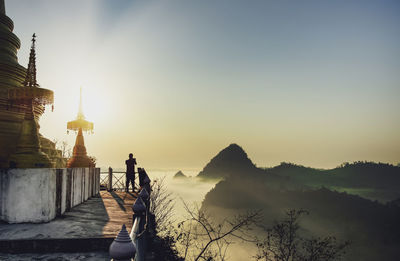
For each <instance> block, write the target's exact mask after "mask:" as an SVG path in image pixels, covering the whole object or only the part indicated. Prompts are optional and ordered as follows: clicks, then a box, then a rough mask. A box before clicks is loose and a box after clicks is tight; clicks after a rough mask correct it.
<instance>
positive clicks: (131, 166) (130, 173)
mask: <svg viewBox="0 0 400 261" xmlns="http://www.w3.org/2000/svg"><path fill="white" fill-rule="evenodd" d="M125 164H126V188H125V191H126V192H128V191H129V181H130V182H131V183H132V191H134V190H135V165H136V158H134V157H133V154H132V153H129V159H128V160H126V161H125Z"/></svg>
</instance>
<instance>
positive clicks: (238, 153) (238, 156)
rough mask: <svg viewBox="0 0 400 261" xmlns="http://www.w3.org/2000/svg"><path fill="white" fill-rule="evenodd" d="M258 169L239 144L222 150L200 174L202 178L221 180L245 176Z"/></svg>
mask: <svg viewBox="0 0 400 261" xmlns="http://www.w3.org/2000/svg"><path fill="white" fill-rule="evenodd" d="M255 169H257V167H256V166H255V165H254V164H253V162H252V161H251V160H250V159H249V158H248V156H247V153H246V152H245V151H244V150H243V148H242V147H240V146H239V145H237V144H234V143H233V144H230V145H229V146H228V147H226V148H225V149H223V150H221V151H220V152H219V153H218V154H217V155H216V156H215V157H214V158H212V159H211V161H210V162H209V163H208V164H207V165H206V166H205V167H204V169H203V170H202V171H201V172H200V173H199V175H198V177H200V178H209V179H220V178H225V177H228V176H239V175H245V174H246V173H248V172H253V171H254V170H255Z"/></svg>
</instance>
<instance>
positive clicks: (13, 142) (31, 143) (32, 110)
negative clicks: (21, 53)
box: [0, 0, 65, 168]
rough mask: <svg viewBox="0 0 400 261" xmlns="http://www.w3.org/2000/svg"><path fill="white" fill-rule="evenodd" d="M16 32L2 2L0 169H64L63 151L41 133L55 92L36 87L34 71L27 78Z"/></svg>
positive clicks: (1, 0) (0, 30)
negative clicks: (19, 54) (19, 59)
mask: <svg viewBox="0 0 400 261" xmlns="http://www.w3.org/2000/svg"><path fill="white" fill-rule="evenodd" d="M13 29H14V23H13V21H12V20H11V19H10V18H9V17H8V16H7V15H6V12H5V6H4V0H0V168H8V167H10V165H11V167H17V168H22V167H23V168H30V167H49V166H54V167H65V160H64V159H63V158H62V155H61V151H59V150H57V149H56V148H55V144H54V142H51V141H50V140H49V139H47V138H45V137H43V136H42V135H41V134H40V133H39V128H40V126H39V124H38V120H39V117H40V116H41V115H42V114H43V113H44V109H45V107H44V105H47V104H49V103H52V92H51V91H50V90H46V89H43V88H40V87H38V85H37V84H36V85H35V82H36V72H35V70H32V71H31V72H30V73H31V74H30V75H29V76H28V75H27V69H25V68H24V67H23V66H21V65H20V64H19V63H18V58H17V52H18V49H19V48H20V46H21V43H20V40H19V39H18V37H17V36H16V35H15V34H13V32H12V31H13ZM31 55H32V50H31ZM33 55H34V53H33ZM30 61H31V58H30ZM33 67H34V66H32V68H33ZM27 83H28V84H27ZM29 85H31V86H29ZM34 85H35V86H34ZM18 163H19V164H18Z"/></svg>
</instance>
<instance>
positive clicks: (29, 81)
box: [24, 34, 39, 87]
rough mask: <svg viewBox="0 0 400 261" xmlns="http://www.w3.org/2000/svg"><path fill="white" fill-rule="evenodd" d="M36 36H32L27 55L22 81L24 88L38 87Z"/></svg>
mask: <svg viewBox="0 0 400 261" xmlns="http://www.w3.org/2000/svg"><path fill="white" fill-rule="evenodd" d="M35 42H36V34H33V35H32V46H31V52H30V54H29V63H28V69H27V70H26V77H25V81H24V86H25V87H39V84H37V82H36V51H35Z"/></svg>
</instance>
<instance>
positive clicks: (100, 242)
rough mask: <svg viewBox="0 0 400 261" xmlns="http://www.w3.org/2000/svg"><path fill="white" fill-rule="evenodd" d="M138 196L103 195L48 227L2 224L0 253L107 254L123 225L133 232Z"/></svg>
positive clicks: (80, 206)
mask: <svg viewBox="0 0 400 261" xmlns="http://www.w3.org/2000/svg"><path fill="white" fill-rule="evenodd" d="M136 196H137V195H136V194H133V193H126V192H111V193H110V192H107V191H101V192H100V197H93V198H91V199H89V200H88V201H86V202H84V203H82V204H80V205H79V206H76V207H75V208H73V209H72V210H71V211H70V212H67V213H65V214H64V215H63V216H61V217H57V218H56V219H54V220H53V221H51V222H48V223H42V224H32V223H24V224H7V223H0V252H31V251H32V249H31V248H32V247H34V248H35V249H34V250H35V251H36V250H37V251H39V252H43V251H51V250H52V249H49V248H55V250H57V251H60V250H61V251H67V252H69V251H74V250H76V247H78V248H79V247H81V248H83V249H87V248H93V250H101V249H96V248H103V249H106V250H107V249H108V246H109V244H110V243H111V242H112V240H113V239H114V238H115V236H116V235H117V234H118V232H119V231H120V229H121V226H122V225H123V224H125V225H126V227H127V229H128V231H129V232H130V230H131V228H132V214H133V212H132V205H133V203H134V201H135V200H136ZM33 242H34V243H33ZM57 242H58V243H57ZM38 244H39V247H38ZM26 245H27V246H26ZM29 245H31V246H30V247H29ZM32 245H33V246H32ZM40 245H43V246H40ZM43 247H44V249H42V248H43ZM24 248H25V249H24ZM69 248H71V249H69ZM18 250H19V251H18Z"/></svg>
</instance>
